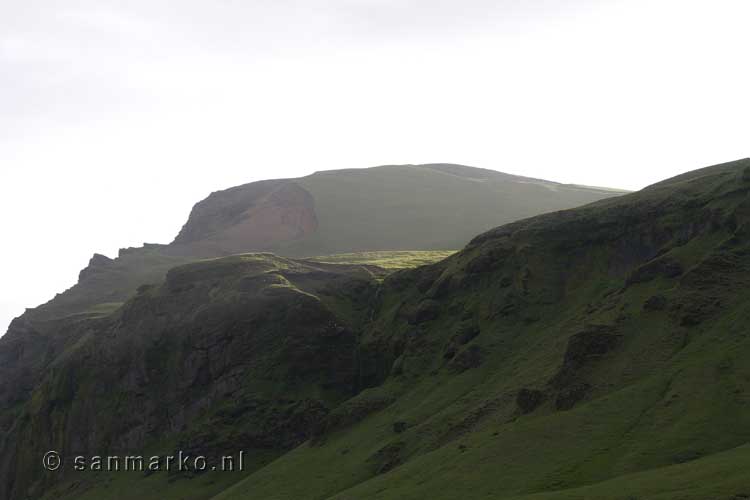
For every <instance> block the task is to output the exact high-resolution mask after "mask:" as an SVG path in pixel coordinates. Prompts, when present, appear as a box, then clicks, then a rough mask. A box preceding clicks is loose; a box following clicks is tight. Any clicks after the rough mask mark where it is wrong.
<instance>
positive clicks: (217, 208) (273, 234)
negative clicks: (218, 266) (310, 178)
mask: <svg viewBox="0 0 750 500" xmlns="http://www.w3.org/2000/svg"><path fill="white" fill-rule="evenodd" d="M317 228H318V220H317V216H316V214H315V201H314V199H313V197H312V195H311V194H310V193H309V192H308V191H306V190H305V189H303V188H302V187H300V186H299V185H298V184H297V183H295V182H291V181H263V182H258V183H254V184H249V185H247V186H240V187H238V188H233V189H230V190H227V191H223V192H221V193H220V194H214V195H212V196H209V197H208V198H206V199H205V200H203V201H202V202H200V203H198V204H197V205H196V206H195V207H194V208H193V211H192V212H191V214H190V218H189V219H188V222H187V223H186V224H185V226H184V227H183V228H182V230H181V231H180V234H178V235H177V237H176V238H175V240H174V242H173V245H175V246H181V245H189V246H191V247H193V248H197V249H199V250H198V253H205V254H206V255H221V254H231V253H242V252H247V251H248V250H259V251H266V250H271V249H274V248H278V247H280V246H283V245H284V244H287V243H290V242H294V241H298V240H302V239H304V238H306V237H309V236H311V235H312V234H314V233H315V231H316V230H317Z"/></svg>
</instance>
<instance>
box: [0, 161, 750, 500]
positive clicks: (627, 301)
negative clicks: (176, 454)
mask: <svg viewBox="0 0 750 500" xmlns="http://www.w3.org/2000/svg"><path fill="white" fill-rule="evenodd" d="M749 227H750V160H743V161H740V162H735V163H732V164H726V165H720V166H716V167H712V168H709V169H704V170H701V171H697V172H694V173H691V174H687V175H684V176H680V177H677V178H675V179H671V180H669V181H665V182H662V183H659V184H657V185H654V186H652V187H649V188H647V189H645V190H643V191H641V192H639V193H633V194H629V195H626V196H622V197H619V198H615V199H611V200H603V201H600V202H597V203H594V204H591V205H588V206H585V207H581V208H578V209H573V210H567V211H562V212H557V213H552V214H547V215H542V216H538V217H533V218H530V219H526V220H523V221H519V222H514V223H511V224H507V225H504V226H501V227H498V228H496V229H493V230H490V231H488V232H485V233H483V234H481V235H479V236H477V237H475V238H474V239H473V240H472V241H471V242H470V243H469V244H468V246H466V247H465V248H464V249H463V250H462V251H460V252H458V253H456V254H454V255H451V256H449V257H448V258H446V259H445V260H442V261H440V262H438V263H435V264H431V265H426V266H422V267H418V268H416V269H406V270H401V271H396V272H392V273H391V274H387V275H386V273H385V272H384V271H383V270H382V269H381V268H379V267H374V266H370V265H363V264H346V263H338V264H336V263H323V262H313V261H311V260H294V259H288V258H282V257H277V256H274V255H270V254H253V255H245V256H235V257H228V258H221V259H215V260H207V261H203V262H198V263H193V264H189V265H186V266H182V267H178V268H175V269H172V270H171V271H169V273H168V275H167V278H166V281H165V282H164V284H162V285H159V286H152V287H143V288H141V289H140V291H139V293H138V295H137V296H135V297H134V298H132V299H131V300H129V301H128V302H127V303H126V304H125V305H124V306H123V307H122V308H120V309H118V310H116V311H114V312H113V313H111V314H101V315H99V316H91V315H89V316H80V317H75V316H73V317H67V318H65V319H63V320H56V321H54V322H53V321H50V322H47V323H39V325H42V326H43V328H44V331H41V330H40V329H41V328H42V326H39V325H35V324H33V323H24V322H22V321H20V320H19V321H17V322H16V323H14V325H13V327H12V328H11V332H10V333H9V334H8V335H7V336H6V337H5V338H3V339H2V341H0V358H1V359H2V361H3V363H2V367H3V370H4V373H3V377H2V380H3V381H4V382H5V384H4V385H3V386H2V387H0V407H1V408H2V411H1V412H0V423H1V424H2V428H1V429H2V433H3V434H2V441H0V445H1V446H0V457H2V462H0V477H1V478H2V484H3V485H5V486H6V491H5V492H4V494H5V496H6V497H8V498H10V499H12V500H15V499H17V498H26V497H25V496H24V495H26V496H30V497H32V498H39V497H41V496H42V494H43V493H45V492H46V496H45V498H63V499H64V498H71V499H72V498H76V499H80V498H83V499H92V500H93V499H97V500H107V499H110V498H111V499H114V498H117V499H124V500H127V499H128V498H133V499H135V498H139V499H142V498H146V499H150V498H153V499H156V498H160V499H165V498H167V499H168V498H183V499H214V500H248V499H311V500H312V499H328V498H331V499H333V498H336V499H342V500H343V499H362V498H367V499H371V498H373V499H377V498H382V499H392V498H399V499H415V500H416V499H422V498H438V499H441V498H444V499H446V500H447V499H455V498H467V499H473V498H500V499H514V500H521V499H524V500H532V499H561V500H562V499H581V498H583V499H597V500H608V499H611V500H623V499H629V498H630V499H632V498H638V499H661V500H677V499H680V500H685V499H693V500H699V499H700V500H704V499H707V498H717V499H727V500H728V499H736V498H744V497H746V496H747V494H748V491H750V476H749V475H748V474H747V466H748V465H750V451H749V450H750V448H748V443H750V411H748V410H750V368H748V367H747V363H746V362H745V361H746V359H747V358H748V357H750V337H749V336H748V332H747V326H746V325H747V324H748V321H750V307H749V306H748V304H750V300H749V299H750V296H748V294H749V293H750V292H749V291H748V290H750V288H749V287H748V284H749V283H750V232H749V231H748V228H749ZM342 260H343V258H342ZM50 336H54V337H55V338H56V339H58V343H56V344H54V346H55V350H53V349H50V348H49V345H51V344H48V345H45V344H44V341H43V339H45V338H49V337H50ZM20 339H26V340H25V342H26V345H25V346H24V348H23V349H18V348H16V346H17V345H19V344H18V343H19V342H21V340H20ZM37 339H38V340H37ZM51 446H52V447H56V448H59V449H60V450H65V452H66V453H68V454H78V453H80V454H95V453H97V454H106V453H136V452H143V453H146V451H144V450H153V451H154V452H158V453H167V452H173V451H174V450H190V451H191V452H193V453H201V454H205V455H207V456H209V457H212V456H217V455H219V454H221V453H222V451H224V452H232V451H234V450H236V449H238V448H240V449H245V450H248V451H249V455H250V456H251V457H253V458H252V461H251V462H252V463H250V464H249V466H248V469H247V470H246V471H245V472H244V473H243V474H230V475H226V474H225V475H222V474H221V473H213V472H206V473H203V474H197V473H172V474H168V473H166V472H156V473H153V474H150V475H144V474H143V473H122V472H120V473H109V474H107V473H90V474H83V473H75V472H72V471H69V470H68V471H63V472H61V473H58V474H44V473H42V472H41V471H40V468H39V464H38V463H39V457H40V456H41V454H42V453H44V451H45V450H46V449H48V448H49V447H51Z"/></svg>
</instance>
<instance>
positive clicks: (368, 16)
mask: <svg viewBox="0 0 750 500" xmlns="http://www.w3.org/2000/svg"><path fill="white" fill-rule="evenodd" d="M748 23H750V2H748V1H747V0H712V1H710V2H708V1H694V0H627V1H617V0H599V1H596V0H567V1H566V0H495V1H490V0H453V1H446V0H328V1H322V0H296V1H295V0H246V1H231V0H223V1H218V0H202V1H197V0H187V1H186V0H180V1H177V0H147V1H146V0H128V1H119V2H118V1H112V0H96V1H94V0H88V1H75V0H69V1H65V2H59V1H54V0H44V1H39V0H3V1H2V2H0V214H1V215H0V217H2V219H0V222H1V223H2V234H3V238H2V244H0V276H1V277H2V283H3V288H2V289H1V290H0V333H1V332H4V331H5V327H6V325H7V323H9V321H10V319H11V318H12V317H13V316H16V315H18V314H20V313H21V312H23V308H24V307H25V306H34V305H37V304H38V303H40V302H44V301H46V300H47V299H49V298H51V296H52V295H54V293H55V292H58V291H62V290H63V289H65V288H67V287H68V286H70V285H72V284H73V283H74V282H75V280H76V278H77V274H78V271H79V270H80V269H81V268H82V267H84V266H85V265H86V263H87V261H88V259H89V257H90V256H91V254H92V253H93V252H94V251H97V252H100V253H105V254H107V255H110V256H113V255H115V254H116V252H117V249H118V248H120V247H127V246H138V245H140V244H142V242H144V241H148V242H160V243H166V242H168V241H170V240H171V239H172V238H173V237H174V235H175V234H176V233H177V231H178V230H179V228H180V226H181V225H182V223H183V222H184V221H185V219H186V217H187V215H188V213H189V211H190V208H191V206H192V205H193V203H195V202H196V201H198V200H200V199H202V198H204V197H205V196H206V195H207V194H208V193H209V192H211V191H214V190H217V189H221V188H226V187H230V186H233V185H237V184H242V183H246V182H250V181H253V180H258V179H263V178H269V177H287V176H299V175H304V174H307V173H310V172H312V171H315V170H325V169H335V168H351V167H368V166H374V165H379V164H388V163H427V162H456V163H463V164H468V165H474V166H479V167H485V168H493V169H497V170H501V171H506V172H510V173H517V174H523V175H528V176H533V177H541V178H547V179H550V180H557V181H562V182H575V183H582V184H591V185H603V186H611V187H620V188H630V189H635V188H640V187H643V186H645V185H647V184H650V183H652V182H655V181H658V180H661V179H663V178H666V177H669V176H672V175H674V174H677V173H680V172H683V171H686V170H692V169H694V168H698V167H702V166H706V165H710V164H714V163H719V162H723V161H729V160H734V159H738V158H741V157H745V156H750V143H749V142H748V137H749V135H750V134H748V132H749V128H750V121H749V119H748V117H750V98H749V97H748V95H749V93H750V70H749V69H748V68H750V65H748V49H750V42H748V34H747V27H748V25H749V24H748Z"/></svg>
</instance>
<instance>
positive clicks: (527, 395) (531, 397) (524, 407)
mask: <svg viewBox="0 0 750 500" xmlns="http://www.w3.org/2000/svg"><path fill="white" fill-rule="evenodd" d="M543 401H544V393H543V392H542V391H539V390H536V389H525V388H524V389H521V390H520V391H518V394H517V395H516V404H517V405H518V409H519V410H521V413H524V414H525V413H531V412H532V411H534V410H536V409H537V408H538V407H539V405H541V404H542V402H543Z"/></svg>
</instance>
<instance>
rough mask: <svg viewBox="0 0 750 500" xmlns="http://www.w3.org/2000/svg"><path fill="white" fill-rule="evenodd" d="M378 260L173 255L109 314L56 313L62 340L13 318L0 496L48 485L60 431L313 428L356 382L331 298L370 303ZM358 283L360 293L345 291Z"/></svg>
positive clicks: (259, 437) (219, 441)
mask: <svg viewBox="0 0 750 500" xmlns="http://www.w3.org/2000/svg"><path fill="white" fill-rule="evenodd" d="M379 272H380V271H379V270H378V269H376V268H366V267H365V268H363V267H361V266H327V265H320V266H312V265H310V264H304V263H301V262H297V261H292V260H286V259H280V258H278V257H275V256H272V255H254V256H246V257H235V258H227V259H223V260H219V261H206V262H201V263H196V264H191V265H187V266H183V267H178V268H175V269H173V270H171V271H170V272H169V273H168V275H167V279H166V281H165V283H164V284H163V285H162V286H161V287H155V288H151V289H147V290H144V291H142V293H140V294H138V295H137V296H136V297H134V298H133V299H132V300H131V301H129V302H128V303H127V304H126V305H125V306H124V307H123V308H121V309H120V310H119V311H118V312H117V313H116V314H115V315H113V316H111V317H107V318H105V319H78V320H76V321H72V322H69V323H67V324H65V325H60V326H59V328H60V331H59V332H58V334H59V335H60V337H59V338H56V339H54V341H52V340H50V341H48V342H45V341H43V340H40V339H39V338H38V337H39V336H40V335H39V334H37V333H35V332H34V331H33V329H32V327H31V326H30V325H26V324H24V323H22V322H16V323H15V324H14V325H13V327H12V329H11V332H10V333H9V334H8V337H7V338H4V339H3V343H2V346H1V347H0V356H2V357H3V361H4V363H3V365H2V367H3V370H4V372H5V375H6V376H5V377H3V379H2V385H1V386H0V408H2V409H3V410H4V411H5V413H3V415H4V416H5V417H6V418H5V419H4V420H3V421H2V424H3V427H2V429H1V430H2V432H3V436H4V439H3V441H2V449H3V451H7V452H8V453H9V455H6V456H4V457H3V458H2V459H0V477H1V478H3V481H2V484H1V486H2V488H3V489H2V494H1V496H2V498H25V497H26V495H32V496H34V495H35V494H36V493H35V492H38V491H40V489H41V488H44V487H45V485H46V484H47V483H45V481H44V480H40V475H39V473H38V471H37V470H36V469H37V468H36V467H35V466H34V465H35V462H37V461H38V460H37V459H36V457H37V455H39V453H42V454H44V451H43V450H42V448H44V447H45V446H47V447H49V446H50V443H57V444H58V445H59V446H60V447H61V448H62V449H65V450H66V452H67V453H69V454H70V455H71V456H72V455H78V454H86V455H92V454H93V455H95V454H98V453H101V452H104V451H105V450H107V451H108V452H111V453H120V452H123V453H124V452H131V451H133V450H137V449H141V450H142V449H143V448H144V446H145V445H146V444H147V443H149V442H151V440H153V439H154V438H156V437H157V436H164V435H176V436H179V443H180V446H181V448H180V449H185V450H190V451H191V452H193V453H194V454H203V455H208V456H211V455H212V454H218V453H219V450H223V449H229V448H232V449H234V448H236V449H243V450H265V451H266V452H268V451H270V452H276V453H281V452H283V451H285V450H288V449H290V448H292V447H294V446H296V445H298V444H300V443H301V442H303V441H305V440H307V439H308V438H309V437H310V436H311V435H312V431H313V429H315V428H316V427H319V426H320V424H321V422H322V421H323V419H324V418H325V417H326V415H327V414H328V413H329V412H330V411H331V409H332V408H334V407H335V406H336V405H338V404H339V403H340V402H341V401H343V400H346V399H348V398H350V397H351V396H353V395H354V394H355V393H356V392H357V391H358V375H359V374H358V358H357V356H358V354H357V340H356V339H357V333H356V331H355V329H354V328H355V327H354V325H351V324H349V323H348V322H349V321H351V317H350V318H348V319H345V318H342V317H340V316H339V315H337V314H336V313H335V312H334V311H335V310H337V309H338V308H340V307H345V308H346V309H347V310H350V311H353V312H354V315H355V316H356V315H359V314H364V313H365V312H366V311H367V310H368V307H369V306H368V304H367V302H368V298H369V296H370V293H369V292H368V290H370V289H372V288H374V283H375V282H374V280H375V277H376V276H377V275H378V273H379ZM373 273H374V274H373ZM352 288H354V289H357V290H358V291H359V292H358V295H357V296H356V297H355V298H354V300H352V298H351V297H347V296H344V295H341V293H342V291H346V290H350V289H352ZM317 294H322V295H321V297H324V298H321V297H319V296H318V295H317ZM66 331H68V332H69V333H67V334H65V332H66ZM92 332H96V334H95V335H94V336H91V335H90V334H91V333H92ZM64 337H67V341H66V340H65V338H64ZM16 346H18V347H19V348H16ZM21 346H26V347H24V348H21ZM29 347H31V348H34V349H35V350H32V351H29ZM63 349H66V354H65V356H64V357H60V358H58V359H57V361H56V362H54V363H50V361H51V360H46V361H45V360H44V359H43V358H44V357H45V356H48V355H50V354H52V357H53V358H54V357H55V356H54V354H53V353H55V352H58V353H60V351H61V350H63ZM40 358H41V359H40ZM32 394H33V399H34V401H33V402H30V403H29V404H27V405H25V408H24V410H23V411H22V412H21V414H20V415H17V417H18V418H16V419H14V418H11V416H12V415H13V414H14V411H15V410H14V408H15V407H16V406H17V405H18V403H20V402H24V401H29V399H30V398H32ZM11 429H12V431H11ZM46 480H47V481H49V480H50V477H47V478H46Z"/></svg>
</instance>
